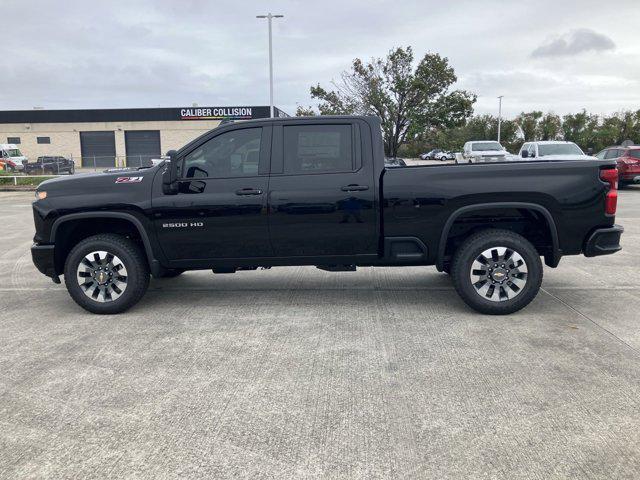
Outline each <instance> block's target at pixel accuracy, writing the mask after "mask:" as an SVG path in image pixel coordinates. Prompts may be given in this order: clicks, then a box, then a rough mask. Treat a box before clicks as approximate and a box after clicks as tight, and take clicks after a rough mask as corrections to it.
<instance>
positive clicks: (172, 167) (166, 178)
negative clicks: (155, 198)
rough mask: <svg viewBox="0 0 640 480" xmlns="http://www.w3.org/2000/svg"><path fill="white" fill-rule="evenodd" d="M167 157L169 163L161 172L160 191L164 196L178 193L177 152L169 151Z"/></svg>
mask: <svg viewBox="0 0 640 480" xmlns="http://www.w3.org/2000/svg"><path fill="white" fill-rule="evenodd" d="M167 156H168V157H169V161H168V162H167V166H166V167H165V170H164V172H162V191H163V193H164V194H165V195H175V194H176V193H178V152H176V151H175V150H169V151H168V152H167Z"/></svg>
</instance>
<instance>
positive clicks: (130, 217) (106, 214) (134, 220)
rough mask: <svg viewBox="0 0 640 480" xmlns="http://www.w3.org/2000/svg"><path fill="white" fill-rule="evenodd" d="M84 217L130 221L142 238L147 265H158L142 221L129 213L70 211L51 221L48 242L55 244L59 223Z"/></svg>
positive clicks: (153, 266)
mask: <svg viewBox="0 0 640 480" xmlns="http://www.w3.org/2000/svg"><path fill="white" fill-rule="evenodd" d="M84 218H119V219H122V220H126V221H128V222H131V223H132V224H133V225H134V226H135V227H136V229H137V230H138V233H139V234H140V238H141V239H142V243H143V245H144V251H145V253H146V255H147V260H148V261H149V267H150V268H151V270H152V272H153V271H154V269H155V268H156V267H157V266H159V262H158V260H156V258H155V256H154V254H153V248H152V247H151V242H150V241H149V235H148V234H147V231H146V230H145V228H144V226H143V225H142V222H140V220H139V219H138V218H137V217H136V216H135V215H132V214H130V213H125V212H82V213H71V214H69V215H64V216H62V217H60V218H57V219H56V220H55V222H53V226H52V227H51V233H50V234H49V243H53V244H55V238H56V232H57V230H58V228H59V227H60V225H62V224H63V223H65V222H68V221H71V220H79V219H84Z"/></svg>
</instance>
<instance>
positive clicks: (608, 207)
mask: <svg viewBox="0 0 640 480" xmlns="http://www.w3.org/2000/svg"><path fill="white" fill-rule="evenodd" d="M600 180H602V181H603V182H605V183H608V184H609V190H608V191H607V195H606V197H605V199H604V211H605V213H606V214H607V215H615V214H616V208H617V207H618V169H616V168H607V169H606V170H600Z"/></svg>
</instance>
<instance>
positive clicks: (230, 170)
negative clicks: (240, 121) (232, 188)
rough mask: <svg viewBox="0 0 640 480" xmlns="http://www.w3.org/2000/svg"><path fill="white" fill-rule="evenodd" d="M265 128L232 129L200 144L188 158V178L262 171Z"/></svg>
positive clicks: (186, 168)
mask: <svg viewBox="0 0 640 480" xmlns="http://www.w3.org/2000/svg"><path fill="white" fill-rule="evenodd" d="M261 141H262V128H244V129H242V130H232V131H230V132H226V133H223V134H220V135H218V136H217V137H214V138H212V139H211V140H209V141H207V142H206V143H204V144H202V145H200V146H199V147H198V148H196V149H195V150H194V151H193V152H191V153H190V154H189V155H187V156H186V157H185V159H184V164H183V167H182V171H181V174H182V176H184V178H230V177H251V176H256V175H258V163H259V162H260V143H261Z"/></svg>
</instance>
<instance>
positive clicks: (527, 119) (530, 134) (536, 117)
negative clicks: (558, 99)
mask: <svg viewBox="0 0 640 480" xmlns="http://www.w3.org/2000/svg"><path fill="white" fill-rule="evenodd" d="M541 118H542V112H540V111H533V112H529V113H524V112H522V113H521V114H520V115H518V116H517V117H516V123H517V124H518V125H519V126H520V128H521V129H522V133H523V135H524V141H525V142H532V141H534V140H538V138H537V134H538V122H539V121H540V119H541Z"/></svg>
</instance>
